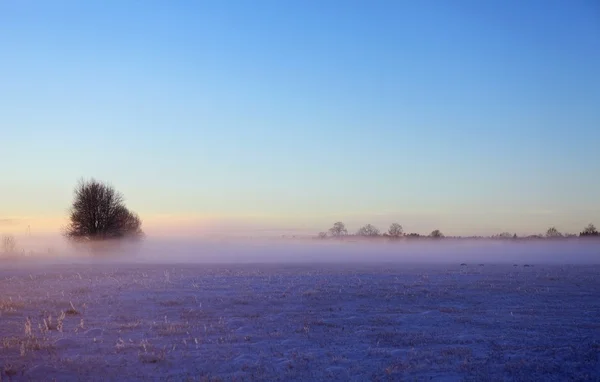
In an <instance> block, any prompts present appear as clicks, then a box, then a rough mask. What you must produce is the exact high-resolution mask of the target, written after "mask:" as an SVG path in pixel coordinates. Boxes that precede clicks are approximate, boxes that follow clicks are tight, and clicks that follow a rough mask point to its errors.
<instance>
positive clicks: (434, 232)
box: [429, 229, 444, 239]
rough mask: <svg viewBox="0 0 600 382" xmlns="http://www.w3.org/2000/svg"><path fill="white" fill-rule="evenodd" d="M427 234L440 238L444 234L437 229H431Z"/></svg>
mask: <svg viewBox="0 0 600 382" xmlns="http://www.w3.org/2000/svg"><path fill="white" fill-rule="evenodd" d="M429 236H431V237H433V238H435V239H441V238H443V237H444V234H443V233H442V232H441V231H440V230H439V229H436V230H434V231H432V232H431V233H430V234H429Z"/></svg>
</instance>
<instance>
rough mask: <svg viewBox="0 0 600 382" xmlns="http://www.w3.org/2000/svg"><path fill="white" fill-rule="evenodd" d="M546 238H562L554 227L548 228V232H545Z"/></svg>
mask: <svg viewBox="0 0 600 382" xmlns="http://www.w3.org/2000/svg"><path fill="white" fill-rule="evenodd" d="M546 237H549V238H557V237H562V233H560V232H558V230H557V229H556V227H550V228H548V231H546Z"/></svg>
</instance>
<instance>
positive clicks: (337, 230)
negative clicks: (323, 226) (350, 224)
mask: <svg viewBox="0 0 600 382" xmlns="http://www.w3.org/2000/svg"><path fill="white" fill-rule="evenodd" d="M329 233H330V234H331V236H333V237H340V236H346V235H348V230H347V229H346V226H345V225H344V223H342V222H336V223H334V224H333V227H331V228H329Z"/></svg>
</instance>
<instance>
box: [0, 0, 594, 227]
mask: <svg viewBox="0 0 600 382" xmlns="http://www.w3.org/2000/svg"><path fill="white" fill-rule="evenodd" d="M0 89H1V91H0V161H1V162H2V172H3V174H2V176H0V192H1V196H2V198H1V199H2V200H0V219H4V222H5V224H4V225H8V223H6V222H8V220H6V219H13V220H12V221H13V222H15V221H28V222H29V221H35V220H36V219H46V220H44V221H46V223H47V222H48V221H50V220H52V219H58V218H62V217H64V215H65V210H66V209H67V208H68V206H69V202H70V198H71V190H72V187H73V186H74V184H75V183H76V181H77V179H78V178H80V177H82V176H83V177H92V176H93V177H96V178H98V179H101V180H107V181H110V182H111V183H112V184H113V185H115V186H116V187H117V188H118V189H119V190H121V191H122V192H123V193H124V194H125V196H126V197H127V199H128V205H129V207H130V208H132V209H133V210H136V211H138V212H139V213H140V215H142V217H144V218H145V219H147V220H148V221H150V222H153V223H152V224H158V225H160V224H161V223H160V222H161V221H162V222H163V223H164V224H165V225H168V224H171V223H172V221H171V220H169V219H177V218H183V217H185V218H186V219H192V220H194V219H198V220H202V221H206V220H212V221H221V222H223V221H227V222H242V221H243V222H244V223H243V224H242V226H243V225H244V224H250V225H252V226H260V227H262V228H265V227H266V228H277V227H286V228H290V229H298V230H303V229H304V230H308V231H310V230H312V231H315V232H316V231H318V230H321V229H326V228H328V227H329V226H330V224H331V223H332V222H334V221H336V220H339V219H341V220H344V221H347V223H348V225H349V226H350V227H349V228H351V229H352V230H354V229H357V228H358V224H360V223H369V222H370V223H374V224H376V225H380V226H381V228H384V227H385V226H386V225H388V224H389V223H391V222H393V221H398V222H400V223H401V224H403V225H404V226H405V228H406V229H407V230H408V231H421V232H423V233H426V232H429V231H431V230H433V229H435V228H440V229H441V230H442V231H444V232H447V233H450V234H469V233H474V234H478V233H493V232H496V231H504V230H508V231H517V232H540V231H543V230H545V228H547V227H548V226H549V225H556V226H557V227H558V228H559V229H562V230H567V231H578V230H580V229H581V228H582V227H583V225H585V224H587V223H589V222H591V221H595V222H596V223H597V224H599V225H600V3H598V2H596V1H593V0H588V1H585V0H581V1H566V0H563V1H542V0H531V1H475V0H473V1H451V2H450V1H447V2H446V1H263V0H260V1H210V2H209V1H160V2H159V1H52V2H50V1H47V2H40V1H3V2H0ZM164 215H168V216H169V219H167V218H165V219H164V220H161V218H160V217H161V216H164ZM0 221H1V220H0ZM40 221H42V220H40ZM46 223H44V224H46ZM48 224H50V223H48ZM52 224H54V223H52ZM2 228H3V227H2V226H0V230H2Z"/></svg>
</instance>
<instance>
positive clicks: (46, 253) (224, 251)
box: [0, 237, 600, 266]
mask: <svg viewBox="0 0 600 382" xmlns="http://www.w3.org/2000/svg"><path fill="white" fill-rule="evenodd" d="M19 244H20V245H21V246H20V251H19V252H18V253H17V254H15V255H13V256H10V257H6V256H4V257H3V256H2V255H1V254H0V260H2V259H3V260H5V261H0V266H2V264H7V263H10V262H11V261H10V260H14V261H15V262H19V263H21V262H32V263H38V264H40V263H48V262H50V263H56V262H58V263H61V262H67V263H74V262H75V263H79V262H116V263H118V262H124V263H349V262H368V263H377V262H397V263H440V264H444V263H445V264H456V263H471V264H473V263H478V264H479V263H517V264H525V263H530V264H600V241H598V240H591V239H582V240H579V239H576V240H557V241H554V240H540V241H531V242H511V241H494V240H474V241H470V240H439V241H435V240H415V241H399V242H383V243H382V242H350V241H332V240H327V241H319V240H309V239H305V240H291V239H278V240H275V239H272V240H269V239H219V240H217V239H153V238H148V239H146V240H144V241H142V242H139V243H118V244H114V243H111V244H101V245H94V246H90V245H71V244H69V243H67V242H65V241H64V240H62V239H58V238H31V237H30V238H24V239H22V240H19Z"/></svg>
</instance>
